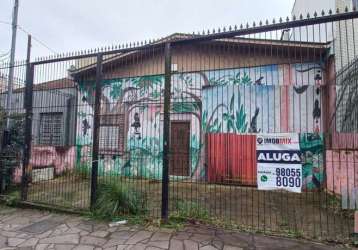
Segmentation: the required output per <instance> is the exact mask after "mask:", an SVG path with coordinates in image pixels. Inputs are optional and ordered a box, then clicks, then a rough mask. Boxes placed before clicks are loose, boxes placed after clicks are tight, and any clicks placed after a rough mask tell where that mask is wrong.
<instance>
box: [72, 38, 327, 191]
mask: <svg viewBox="0 0 358 250" xmlns="http://www.w3.org/2000/svg"><path fill="white" fill-rule="evenodd" d="M183 37H184V38H186V37H188V36H187V35H184V34H174V35H172V36H170V37H167V38H165V39H164V40H163V41H162V42H161V44H162V48H163V47H164V41H168V40H176V39H180V38H183ZM227 48H229V49H227ZM267 51H271V52H272V51H274V53H267ZM287 51H292V53H288V54H285V53H286V52H287ZM293 51H294V52H295V53H293ZM307 52H308V53H307ZM172 53H173V54H172V57H173V58H172V69H173V71H174V72H173V75H172V99H171V102H172V104H171V120H172V122H171V147H172V151H171V152H173V154H172V155H171V159H172V161H171V164H170V169H169V173H170V175H171V176H180V177H181V178H198V179H200V178H207V176H208V175H211V176H212V175H213V173H212V172H210V171H213V170H212V167H211V166H205V163H204V159H205V147H206V146H207V145H206V142H205V134H206V133H240V134H253V133H281V132H297V133H303V137H302V138H310V140H316V142H315V143H316V144H315V145H321V146H322V147H323V140H322V137H320V136H318V137H317V136H316V137H310V136H304V135H305V133H314V132H316V133H318V132H323V131H324V130H325V128H326V118H327V117H329V115H327V114H328V113H329V112H330V111H329V110H327V109H325V108H324V107H327V106H328V105H326V104H325V103H323V102H324V101H325V98H324V97H323V96H322V95H323V92H322V91H321V85H324V84H325V81H326V79H327V77H328V76H329V70H330V69H331V66H330V65H331V64H330V63H329V61H330V60H329V58H330V56H329V47H328V45H327V44H325V43H304V44H302V43H297V42H292V41H291V42H290V41H274V40H269V41H266V40H259V39H257V40H255V39H245V38H235V39H222V40H220V39H219V40H215V41H210V42H207V43H203V44H200V45H198V44H189V43H187V44H185V45H182V46H181V47H180V48H173V52H172ZM210 58H211V59H212V61H210ZM214 58H215V59H214ZM322 58H323V59H324V62H322ZM215 62H216V63H215ZM220 62H221V63H220ZM303 62H304V63H303ZM163 65H164V55H163V49H157V50H155V51H154V50H153V52H150V53H148V52H147V53H146V52H130V53H125V54H121V55H117V56H115V57H113V58H111V59H106V60H104V63H103V72H104V80H103V91H102V97H101V100H102V104H101V120H100V155H101V164H100V167H101V168H102V169H101V170H100V174H101V173H103V172H102V171H104V172H113V173H116V174H122V175H127V176H141V177H148V178H154V179H160V178H161V175H162V157H161V155H162V147H163V145H162V136H163V135H162V128H163V89H164V67H163ZM323 66H324V68H325V70H323ZM95 72H96V71H95V65H88V66H85V67H83V68H80V69H77V70H76V71H73V74H72V76H73V78H74V80H75V81H76V83H77V84H78V89H79V93H78V114H77V117H78V118H77V135H76V143H77V147H78V149H77V152H78V154H77V161H78V162H90V159H91V156H90V147H91V145H92V133H93V131H92V129H93V114H94V111H93V104H94V92H93V91H94V79H95ZM222 107H224V108H222ZM225 107H226V108H225ZM224 117H226V118H224ZM308 145H310V144H308ZM178 148H180V150H179V151H178V150H174V149H178ZM218 152H219V151H213V152H212V153H213V154H215V153H216V154H217V153H218ZM317 152H318V153H317V154H319V155H317V159H320V158H321V157H323V156H322V155H321V154H322V152H323V150H321V151H317ZM207 153H208V152H207ZM251 153H252V154H254V155H256V153H255V152H251ZM312 154H313V155H314V154H315V153H314V152H313V153H312ZM228 164H230V163H228ZM233 164H234V165H235V164H239V163H238V162H235V163H233ZM311 164H312V163H311ZM315 167H317V171H316V172H315V173H317V174H318V175H320V174H321V172H323V166H318V165H317V166H315ZM210 169H211V170H210ZM311 173H313V172H312V171H311ZM214 175H216V174H214ZM219 175H220V176H219ZM223 175H224V173H221V174H220V173H218V176H216V177H215V176H214V177H213V178H212V180H218V178H219V179H220V178H224V179H225V178H231V179H235V178H236V179H241V181H240V182H241V183H244V184H245V183H246V184H249V185H255V183H256V179H255V178H256V177H255V176H252V178H251V179H250V180H246V179H245V178H246V177H244V176H223ZM231 175H235V174H231ZM320 176H323V175H320ZM311 177H312V176H311ZM320 178H321V177H319V178H318V179H320ZM308 179H310V177H308ZM312 179H313V178H311V179H310V180H312ZM221 180H223V179H221ZM309 182H310V181H309V180H308V181H307V183H306V187H309V186H310V185H313V184H310V183H309ZM313 186H314V185H313Z"/></svg>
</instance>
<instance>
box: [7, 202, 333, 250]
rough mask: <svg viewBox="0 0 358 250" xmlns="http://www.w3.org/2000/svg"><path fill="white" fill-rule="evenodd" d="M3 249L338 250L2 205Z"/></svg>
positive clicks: (277, 240)
mask: <svg viewBox="0 0 358 250" xmlns="http://www.w3.org/2000/svg"><path fill="white" fill-rule="evenodd" d="M0 249H66V250H67V249H69V250H70V249H93V250H94V249H108V250H129V249H130V250H144V249H145V250H160V249H174V250H241V249H278V250H279V249H292V250H294V249H296V250H300V249H315V250H320V249H322V250H323V249H337V248H334V247H332V246H325V245H321V244H314V243H307V242H303V241H296V240H289V239H284V238H273V237H265V236H262V235H250V234H246V233H237V232H229V231H223V230H219V229H212V228H208V227H204V226H188V227H186V228H185V229H182V230H178V231H176V232H174V231H173V230H169V229H158V228H154V227H149V228H143V227H140V226H127V225H124V226H123V225H122V226H118V227H112V228H109V227H108V225H107V224H105V223H100V222H95V221H91V220H89V219H86V218H82V217H78V216H74V215H63V214H56V213H49V212H45V211H38V210H32V209H15V208H8V207H4V206H1V205H0Z"/></svg>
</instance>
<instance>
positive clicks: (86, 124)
mask: <svg viewBox="0 0 358 250" xmlns="http://www.w3.org/2000/svg"><path fill="white" fill-rule="evenodd" d="M90 128H91V126H90V124H89V122H88V121H87V119H84V120H83V121H82V133H83V135H87V132H88V130H89V129H90Z"/></svg>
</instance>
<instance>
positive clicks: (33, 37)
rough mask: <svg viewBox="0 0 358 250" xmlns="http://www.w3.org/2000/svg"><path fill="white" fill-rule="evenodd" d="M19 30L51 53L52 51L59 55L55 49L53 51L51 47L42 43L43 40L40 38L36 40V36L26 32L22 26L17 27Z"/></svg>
mask: <svg viewBox="0 0 358 250" xmlns="http://www.w3.org/2000/svg"><path fill="white" fill-rule="evenodd" d="M17 27H18V28H19V30H21V31H22V32H24V33H25V34H27V35H31V37H32V39H33V40H34V41H36V42H38V43H39V44H41V45H42V46H44V47H45V48H46V49H48V50H49V51H51V52H52V53H54V54H57V52H56V51H55V50H53V49H51V48H50V47H49V46H47V45H46V44H45V43H44V42H42V41H41V40H39V39H38V38H36V37H35V36H33V35H32V34H31V33H30V32H28V31H26V30H25V29H24V28H23V27H21V26H20V25H18V26H17Z"/></svg>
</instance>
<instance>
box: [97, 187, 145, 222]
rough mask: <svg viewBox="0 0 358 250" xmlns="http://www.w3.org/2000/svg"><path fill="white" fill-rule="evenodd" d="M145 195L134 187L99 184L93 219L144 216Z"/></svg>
mask: <svg viewBox="0 0 358 250" xmlns="http://www.w3.org/2000/svg"><path fill="white" fill-rule="evenodd" d="M146 213H147V199H146V195H145V194H144V193H142V192H140V191H138V190H136V189H135V188H134V187H132V186H130V185H128V184H123V183H119V182H115V183H114V182H109V183H99V185H98V189H97V203H96V205H95V209H94V214H93V215H94V217H97V218H102V219H113V218H118V217H119V216H120V215H121V214H128V215H145V214H146Z"/></svg>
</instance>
